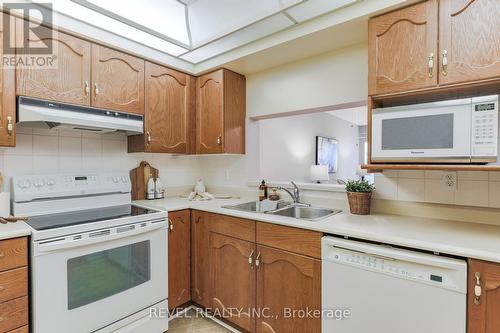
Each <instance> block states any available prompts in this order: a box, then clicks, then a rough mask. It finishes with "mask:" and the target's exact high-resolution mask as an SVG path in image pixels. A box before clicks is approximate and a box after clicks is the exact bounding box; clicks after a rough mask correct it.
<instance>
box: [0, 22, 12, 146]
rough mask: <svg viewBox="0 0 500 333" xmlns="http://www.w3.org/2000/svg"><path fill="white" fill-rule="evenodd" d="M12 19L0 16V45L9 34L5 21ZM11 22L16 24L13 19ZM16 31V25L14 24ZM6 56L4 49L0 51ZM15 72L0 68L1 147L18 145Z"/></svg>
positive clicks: (3, 67)
mask: <svg viewBox="0 0 500 333" xmlns="http://www.w3.org/2000/svg"><path fill="white" fill-rule="evenodd" d="M9 19H11V17H10V16H9V15H7V14H4V13H2V14H1V15H0V43H1V45H3V43H4V38H5V36H6V34H7V32H5V31H3V22H4V20H9ZM11 22H15V21H14V19H13V18H12V20H11ZM12 29H13V31H14V30H15V27H14V23H13V24H12ZM0 55H1V56H2V57H3V56H4V49H3V48H2V49H1V50H0ZM15 80H16V78H15V71H14V69H12V68H8V67H5V66H2V68H0V101H1V102H0V146H3V147H14V146H15V145H16V91H15V84H16V83H15Z"/></svg>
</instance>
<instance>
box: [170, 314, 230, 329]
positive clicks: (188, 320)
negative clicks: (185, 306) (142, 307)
mask: <svg viewBox="0 0 500 333" xmlns="http://www.w3.org/2000/svg"><path fill="white" fill-rule="evenodd" d="M168 326H169V329H168V333H231V331H230V330H228V329H226V328H224V327H222V326H220V325H219V324H217V323H216V322H214V321H212V320H210V319H207V318H203V317H202V316H201V315H196V312H195V310H189V311H188V312H187V313H186V315H184V316H182V317H180V318H176V319H172V320H171V321H170V323H169V324H168Z"/></svg>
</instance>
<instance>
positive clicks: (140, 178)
mask: <svg viewBox="0 0 500 333" xmlns="http://www.w3.org/2000/svg"><path fill="white" fill-rule="evenodd" d="M158 175H159V172H158V169H156V168H153V167H152V166H151V164H149V163H148V162H146V161H142V162H141V163H140V164H139V166H138V167H137V168H135V169H132V170H130V181H131V182H132V200H144V199H146V187H147V184H148V180H149V177H150V176H153V177H154V178H157V177H158Z"/></svg>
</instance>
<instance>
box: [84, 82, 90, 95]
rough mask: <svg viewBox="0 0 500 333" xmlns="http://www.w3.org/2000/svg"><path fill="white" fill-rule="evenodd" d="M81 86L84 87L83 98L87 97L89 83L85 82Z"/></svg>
mask: <svg viewBox="0 0 500 333" xmlns="http://www.w3.org/2000/svg"><path fill="white" fill-rule="evenodd" d="M83 85H84V88H83V92H84V93H85V96H88V95H89V93H90V87H89V81H85V82H84V83H83Z"/></svg>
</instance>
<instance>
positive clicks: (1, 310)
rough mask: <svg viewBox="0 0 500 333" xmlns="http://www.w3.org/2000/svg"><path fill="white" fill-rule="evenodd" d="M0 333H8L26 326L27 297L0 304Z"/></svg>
mask: <svg viewBox="0 0 500 333" xmlns="http://www.w3.org/2000/svg"><path fill="white" fill-rule="evenodd" d="M0 317H1V318H2V319H3V320H2V321H0V333H5V332H9V331H11V330H14V329H16V328H19V327H22V326H24V325H27V324H28V296H24V297H19V298H16V299H13V300H10V301H7V302H3V303H1V304H0Z"/></svg>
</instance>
